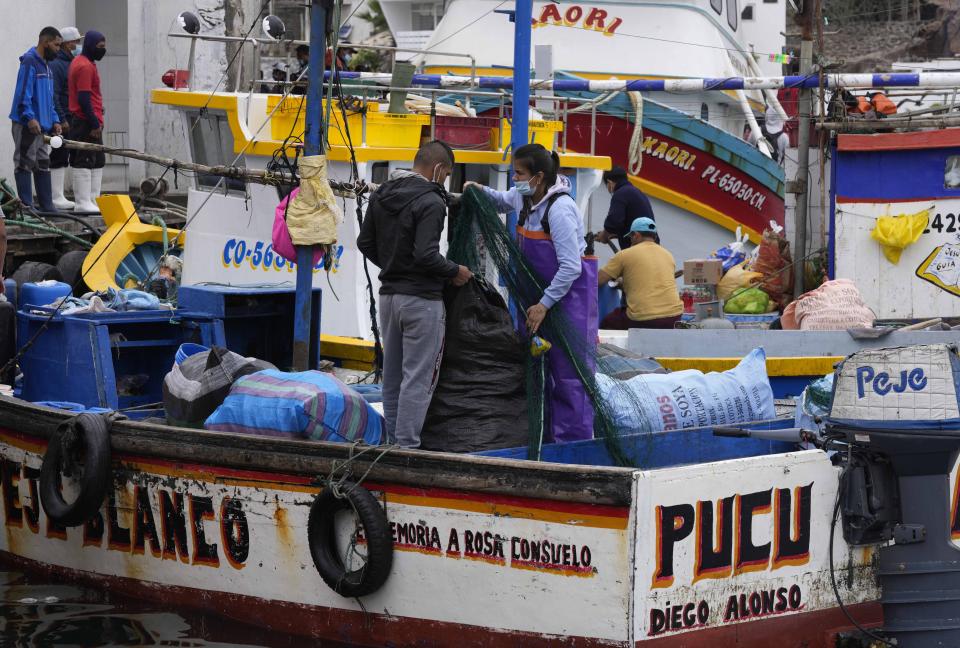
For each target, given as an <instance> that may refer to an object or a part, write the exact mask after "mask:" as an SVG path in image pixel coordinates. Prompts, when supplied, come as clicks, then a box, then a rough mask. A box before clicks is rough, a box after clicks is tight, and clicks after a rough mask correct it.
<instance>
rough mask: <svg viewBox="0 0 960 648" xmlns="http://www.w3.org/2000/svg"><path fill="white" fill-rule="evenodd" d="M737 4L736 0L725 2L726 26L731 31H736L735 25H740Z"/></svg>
mask: <svg viewBox="0 0 960 648" xmlns="http://www.w3.org/2000/svg"><path fill="white" fill-rule="evenodd" d="M737 4H738V1H737V0H727V24H728V25H730V29H732V30H733V31H737V25H739V24H740V9H739V8H738V7H737Z"/></svg>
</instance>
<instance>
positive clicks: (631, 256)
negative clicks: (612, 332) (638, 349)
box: [598, 218, 683, 330]
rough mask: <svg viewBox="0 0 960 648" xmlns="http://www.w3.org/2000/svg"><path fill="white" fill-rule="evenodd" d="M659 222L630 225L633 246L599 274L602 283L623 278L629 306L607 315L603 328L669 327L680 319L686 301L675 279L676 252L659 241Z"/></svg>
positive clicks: (645, 220) (622, 252) (649, 221)
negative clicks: (681, 299) (669, 250)
mask: <svg viewBox="0 0 960 648" xmlns="http://www.w3.org/2000/svg"><path fill="white" fill-rule="evenodd" d="M656 236H657V224H656V223H654V222H653V221H652V220H650V219H649V218H638V219H637V220H635V221H633V225H631V226H630V238H631V246H630V248H629V249H627V250H621V251H620V252H617V253H616V254H614V255H613V258H612V259H610V262H609V263H607V265H605V266H604V267H603V269H602V270H600V274H599V276H598V279H599V283H600V285H601V286H602V285H603V284H605V283H606V282H608V281H610V280H611V279H617V278H619V277H623V294H624V296H625V297H626V301H627V305H626V307H623V306H621V307H620V308H617V309H616V310H614V311H613V312H611V313H609V314H607V316H606V317H604V318H603V321H602V322H600V328H602V329H621V330H625V329H631V328H653V329H668V328H673V327H674V325H675V324H676V323H677V322H679V321H680V317H681V316H682V315H683V302H682V301H680V294H679V293H678V292H677V282H676V279H675V278H674V268H675V267H676V263H675V262H674V259H673V255H672V254H670V253H669V252H668V251H667V250H666V249H664V248H662V247H660V245H659V244H658V243H657V242H656Z"/></svg>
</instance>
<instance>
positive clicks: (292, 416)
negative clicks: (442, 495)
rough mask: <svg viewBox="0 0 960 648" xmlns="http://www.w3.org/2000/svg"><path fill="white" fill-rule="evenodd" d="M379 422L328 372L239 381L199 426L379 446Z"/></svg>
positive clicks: (265, 374) (270, 373)
mask: <svg viewBox="0 0 960 648" xmlns="http://www.w3.org/2000/svg"><path fill="white" fill-rule="evenodd" d="M382 426H383V417H381V416H380V414H379V413H378V412H377V411H376V410H374V409H373V408H372V407H371V406H370V405H369V404H368V403H367V402H366V401H365V400H364V398H363V396H361V395H360V394H359V393H357V392H356V391H354V390H353V389H351V388H350V387H349V386H347V385H345V384H343V383H342V382H340V381H339V380H337V378H335V377H334V376H332V375H331V374H328V373H322V372H319V371H304V372H301V373H285V372H282V371H277V370H275V369H268V370H265V371H258V372H257V373H254V374H250V375H249V376H244V377H243V378H240V379H239V380H237V381H236V382H235V383H233V386H232V387H231V388H230V394H229V395H228V396H227V398H226V400H224V402H223V405H221V406H220V407H219V408H217V411H215V412H214V413H213V414H212V415H211V416H210V418H208V419H207V422H206V424H205V426H204V427H206V429H208V430H214V431H217V432H237V433H240V434H256V435H262V436H276V437H285V438H305V439H313V440H315V441H344V442H348V443H352V442H354V441H358V440H360V439H363V440H364V441H365V442H367V443H369V444H371V445H377V444H379V443H380V436H381V432H382Z"/></svg>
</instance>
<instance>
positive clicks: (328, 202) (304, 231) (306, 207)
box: [287, 155, 343, 245]
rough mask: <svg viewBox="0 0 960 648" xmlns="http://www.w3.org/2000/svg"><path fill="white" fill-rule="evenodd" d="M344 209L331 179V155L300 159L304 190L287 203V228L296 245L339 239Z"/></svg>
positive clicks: (326, 242)
mask: <svg viewBox="0 0 960 648" xmlns="http://www.w3.org/2000/svg"><path fill="white" fill-rule="evenodd" d="M341 222H343V212H342V211H341V210H340V207H339V206H338V205H337V199H336V197H334V195H333V190H332V189H331V188H330V182H329V181H328V180H327V158H326V157H325V156H323V155H311V156H308V157H304V158H301V159H300V191H299V192H298V193H297V195H296V196H294V197H293V198H292V199H291V200H290V205H289V206H288V207H287V229H288V230H289V231H290V240H291V241H293V244H294V245H330V244H332V243H336V241H337V225H338V224H339V223H341Z"/></svg>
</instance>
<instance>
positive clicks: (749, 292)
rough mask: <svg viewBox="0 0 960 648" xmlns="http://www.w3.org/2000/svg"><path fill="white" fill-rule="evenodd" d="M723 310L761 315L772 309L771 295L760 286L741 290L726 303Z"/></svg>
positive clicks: (738, 313) (740, 313) (739, 313)
mask: <svg viewBox="0 0 960 648" xmlns="http://www.w3.org/2000/svg"><path fill="white" fill-rule="evenodd" d="M723 310H724V312H727V313H731V314H736V315H760V314H762V313H766V312H768V311H769V310H770V296H769V295H767V293H765V292H763V291H762V290H760V289H759V288H747V289H746V290H739V291H737V292H736V293H734V295H733V296H732V297H731V298H730V299H729V300H728V301H727V302H726V303H724V305H723Z"/></svg>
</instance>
